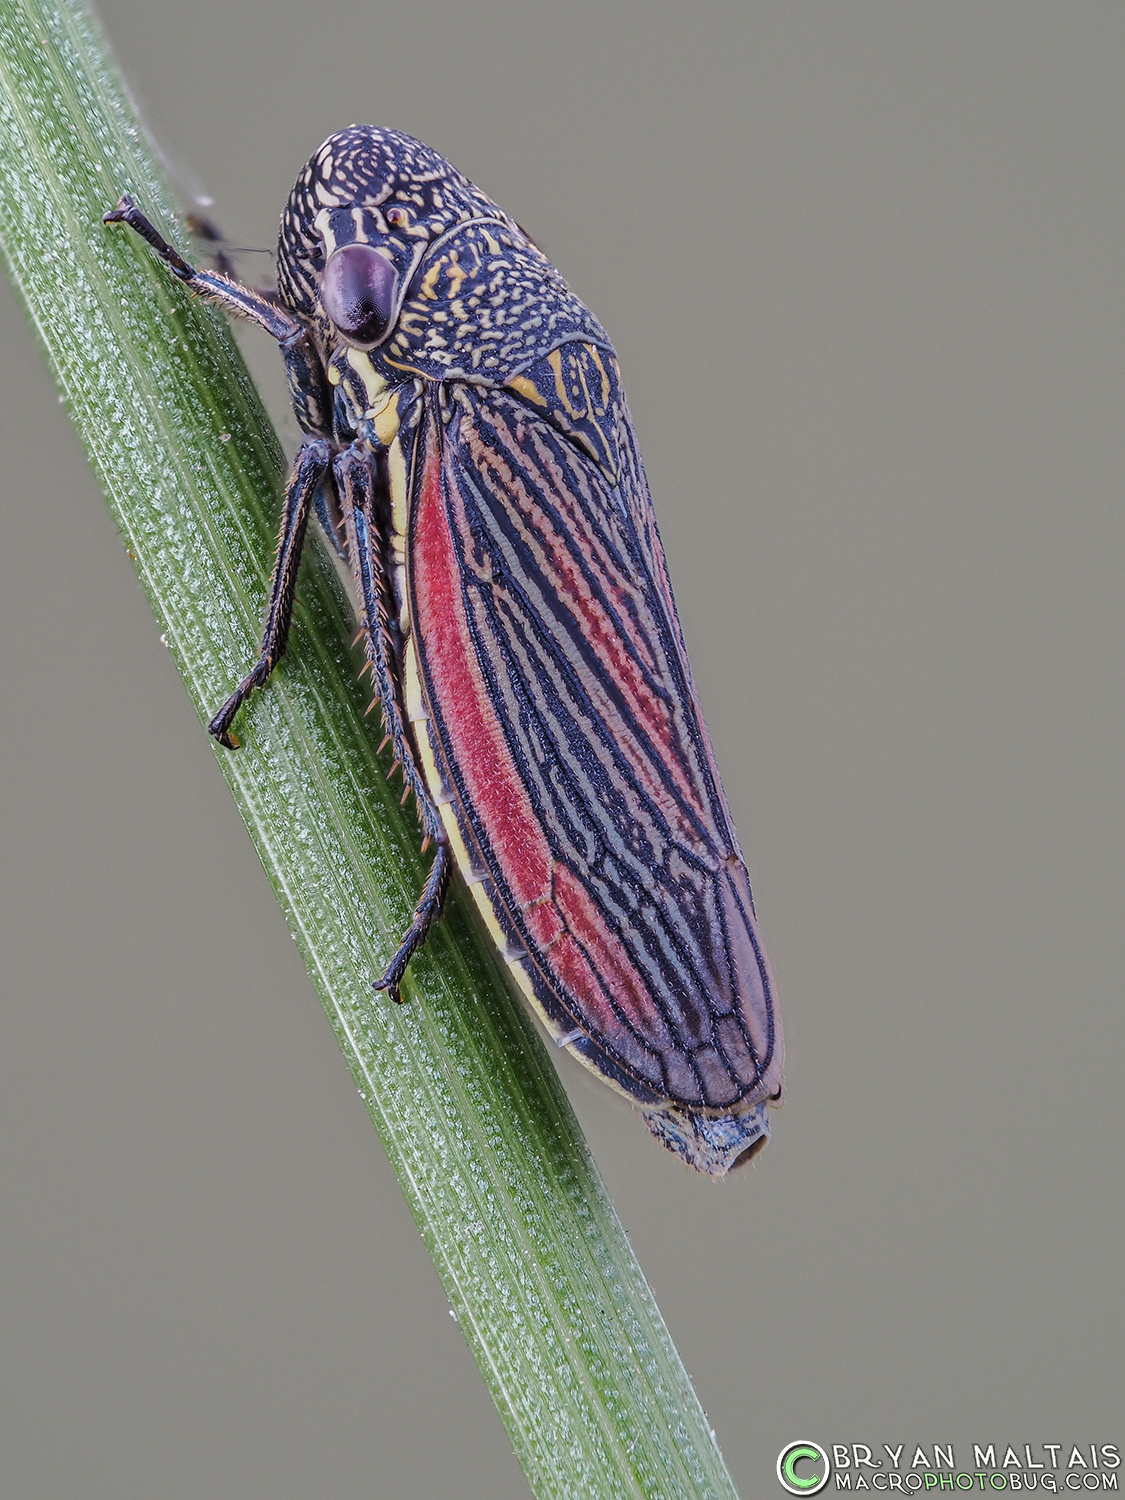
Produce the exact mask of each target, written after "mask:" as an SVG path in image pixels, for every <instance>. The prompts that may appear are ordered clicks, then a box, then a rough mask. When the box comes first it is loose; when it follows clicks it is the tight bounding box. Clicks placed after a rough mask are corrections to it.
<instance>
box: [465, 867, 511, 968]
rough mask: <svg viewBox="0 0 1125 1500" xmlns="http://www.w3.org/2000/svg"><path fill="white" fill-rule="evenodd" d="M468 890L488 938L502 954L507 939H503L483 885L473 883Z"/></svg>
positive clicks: (500, 928)
mask: <svg viewBox="0 0 1125 1500" xmlns="http://www.w3.org/2000/svg"><path fill="white" fill-rule="evenodd" d="M469 889H470V891H471V892H472V893H473V900H474V901H475V902H476V903H477V910H478V911H479V912H480V914H481V916H482V917H483V918H484V925H485V926H486V927H487V928H488V935H489V937H490V938H491V939H492V941H493V942H494V943H495V944H496V946H497V948H498V949H499V950H500V952H501V953H503V952H504V951H505V950H506V948H507V946H508V939H507V938H506V937H505V935H504V931H503V928H502V927H501V926H500V923H499V922H498V921H497V920H496V912H495V910H494V909H493V905H492V902H491V900H490V899H489V896H488V892H487V891H486V890H485V888H484V886H483V884H482V885H477V884H476V883H474V884H473V885H471V886H470V887H469Z"/></svg>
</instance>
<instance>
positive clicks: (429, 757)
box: [414, 719, 456, 852]
mask: <svg viewBox="0 0 1125 1500" xmlns="http://www.w3.org/2000/svg"><path fill="white" fill-rule="evenodd" d="M414 738H415V739H416V740H417V742H418V760H419V762H420V763H421V766H422V775H423V778H424V779H425V782H426V785H427V787H428V788H429V791H430V796H431V797H432V798H433V801H434V805H435V806H436V807H437V809H438V811H439V812H440V811H441V809H442V808H443V807H449V806H450V805H451V804H452V802H453V793H452V792H446V791H443V790H442V785H441V776H440V775H439V774H438V769H437V763H436V762H435V760H434V750H433V746H432V745H431V743H430V721H429V720H428V719H420V720H419V721H418V730H417V733H416V734H415V736H414ZM455 852H456V851H455Z"/></svg>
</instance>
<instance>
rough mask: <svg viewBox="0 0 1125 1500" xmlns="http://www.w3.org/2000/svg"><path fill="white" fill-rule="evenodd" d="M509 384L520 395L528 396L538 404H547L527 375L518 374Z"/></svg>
mask: <svg viewBox="0 0 1125 1500" xmlns="http://www.w3.org/2000/svg"><path fill="white" fill-rule="evenodd" d="M508 384H509V386H510V387H511V389H512V390H513V391H515V393H516V394H517V395H518V396H526V397H527V399H528V400H529V401H534V402H535V404H536V406H546V404H547V403H546V401H545V400H544V399H543V397H542V396H541V395H540V394H539V392H538V391H537V390H536V389H535V386H534V384H533V382H532V381H530V380H528V378H527V376H526V375H517V376H516V377H515V378H514V379H513V380H509V381H508Z"/></svg>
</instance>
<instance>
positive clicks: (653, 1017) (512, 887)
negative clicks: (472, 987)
mask: <svg viewBox="0 0 1125 1500" xmlns="http://www.w3.org/2000/svg"><path fill="white" fill-rule="evenodd" d="M451 511H452V513H453V514H452V523H453V524H460V525H462V526H464V525H465V524H466V522H465V517H464V515H463V514H461V513H460V495H459V492H458V491H457V490H456V489H453V491H452V493H445V492H444V487H443V485H442V472H441V460H440V457H439V453H438V441H437V433H436V430H435V428H434V427H433V426H429V427H428V430H427V433H426V437H425V451H424V455H423V466H422V473H421V482H420V484H419V485H418V488H417V493H416V497H415V510H414V519H413V525H412V539H413V546H412V552H411V557H412V596H413V606H414V618H413V628H414V630H415V632H416V634H417V638H418V644H419V649H420V651H421V653H422V654H423V655H424V658H425V661H426V667H427V675H428V677H429V679H430V682H431V684H432V685H433V686H434V688H435V689H436V693H437V696H438V697H439V698H440V701H441V706H442V720H443V723H444V725H445V726H446V731H447V755H448V758H449V761H450V762H451V765H450V770H451V772H452V780H453V782H454V784H455V785H457V787H458V789H459V791H460V794H461V796H462V797H463V798H464V800H465V802H466V803H467V804H468V806H469V807H470V808H471V809H472V816H471V820H470V821H471V823H472V825H473V826H474V827H475V828H476V829H477V830H478V831H479V833H480V834H481V835H483V837H484V838H485V839H486V840H487V841H488V844H489V845H490V846H491V853H492V857H493V859H494V860H495V861H496V863H497V864H498V866H499V869H500V870H502V871H503V875H504V879H505V883H506V885H507V887H508V889H509V891H510V892H511V896H512V898H513V901H514V902H515V904H516V906H517V907H518V909H519V912H520V914H521V916H522V919H523V923H524V926H525V928H526V930H527V933H528V935H529V937H530V938H531V940H532V948H533V952H534V954H535V956H536V957H537V958H539V959H541V960H543V959H545V960H546V961H547V963H548V964H549V967H550V969H551V970H552V971H553V973H554V976H555V987H556V988H558V987H560V986H561V988H562V990H563V992H564V994H566V996H567V998H569V999H571V1000H572V1006H571V1007H570V1009H571V1016H572V1019H573V1020H575V1021H576V1022H578V1023H580V1024H582V1025H584V1026H589V1025H590V1024H591V1019H592V1018H593V1017H597V1018H598V1021H599V1025H600V1027H601V1030H602V1033H603V1035H604V1038H605V1040H607V1041H608V1042H609V1043H610V1045H611V1046H612V1047H613V1048H614V1050H615V1051H617V1052H618V1053H619V1054H620V1055H621V1056H622V1057H623V1058H625V1059H628V1060H629V1061H630V1062H631V1064H632V1065H633V1066H634V1067H635V1068H636V1069H637V1071H638V1072H640V1073H641V1074H642V1075H643V1076H647V1077H648V1078H649V1079H650V1081H652V1082H653V1083H657V1084H658V1083H659V1080H660V1068H659V1064H658V1062H657V1061H656V1059H655V1058H654V1057H652V1056H651V1055H645V1051H644V1049H643V1048H642V1047H641V1046H640V1045H639V1043H638V1039H637V1037H636V1035H635V1034H634V1030H633V1028H635V1029H636V1031H639V1032H640V1033H642V1035H643V1036H644V1037H645V1039H646V1041H654V1042H655V1043H656V1045H657V1046H660V1047H667V1046H669V1045H670V1044H671V1038H670V1036H669V1034H668V1030H667V1027H666V1025H665V1023H664V1021H663V1018H662V1017H661V1015H660V1012H659V1010H658V1009H657V1007H656V1005H655V1004H654V1002H653V1000H652V997H651V995H650V994H649V993H648V989H647V986H646V985H645V983H644V980H643V978H642V977H641V975H639V974H638V973H637V970H636V968H635V966H634V965H633V963H632V962H631V960H630V958H629V955H628V953H627V952H626V950H625V947H624V945H623V944H622V942H621V941H620V939H619V938H618V936H617V935H616V934H615V933H614V932H612V931H611V930H610V928H609V927H608V926H607V925H606V922H605V920H604V918H603V917H602V915H601V913H600V912H599V910H598V907H597V904H596V902H594V901H593V900H592V899H591V897H590V895H589V893H588V892H587V891H585V890H584V889H583V888H582V886H581V885H580V884H579V883H578V881H577V880H575V878H574V876H573V875H572V874H571V873H570V871H568V870H567V869H566V868H565V866H562V865H560V864H558V863H557V862H555V861H554V860H553V859H552V857H551V853H550V849H549V846H548V842H547V837H546V834H545V833H544V830H543V827H542V824H541V822H540V820H539V818H538V817H537V815H536V813H535V810H534V809H533V807H532V805H531V802H530V799H529V797H528V795H527V790H526V788H525V786H524V783H523V780H522V778H521V777H520V774H519V771H518V769H517V767H516V765H515V763H514V761H513V759H512V756H511V754H510V752H509V749H508V746H507V743H506V740H505V737H504V734H503V731H502V730H501V728H500V726H499V724H498V723H497V720H496V713H495V709H494V707H493V704H492V701H491V698H490V696H489V692H488V688H487V685H486V683H485V681H484V678H483V676H482V674H481V671H480V666H479V663H478V660H477V654H476V650H475V647H474V643H473V638H472V633H471V630H470V625H469V620H468V616H467V613H466V610H465V603H464V598H463V594H462V586H461V572H460V566H459V561H458V554H457V550H456V548H455V546H454V543H453V537H452V534H451V514H450V512H451ZM590 955H596V959H597V969H596V970H595V968H594V966H593V965H592V963H591V961H590ZM599 976H601V977H599ZM611 996H612V1000H611V998H610V997H611Z"/></svg>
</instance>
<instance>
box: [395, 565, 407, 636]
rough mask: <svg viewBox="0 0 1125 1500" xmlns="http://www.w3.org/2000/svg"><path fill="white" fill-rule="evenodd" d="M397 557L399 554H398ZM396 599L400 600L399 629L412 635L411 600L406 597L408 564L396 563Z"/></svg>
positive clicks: (404, 633)
mask: <svg viewBox="0 0 1125 1500" xmlns="http://www.w3.org/2000/svg"><path fill="white" fill-rule="evenodd" d="M396 555H397V554H396ZM394 583H395V598H396V599H397V600H398V628H399V629H400V630H401V631H402V633H403V635H409V634H410V600H409V599H408V598H407V597H406V563H405V562H397V561H396V563H395V579H394Z"/></svg>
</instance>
